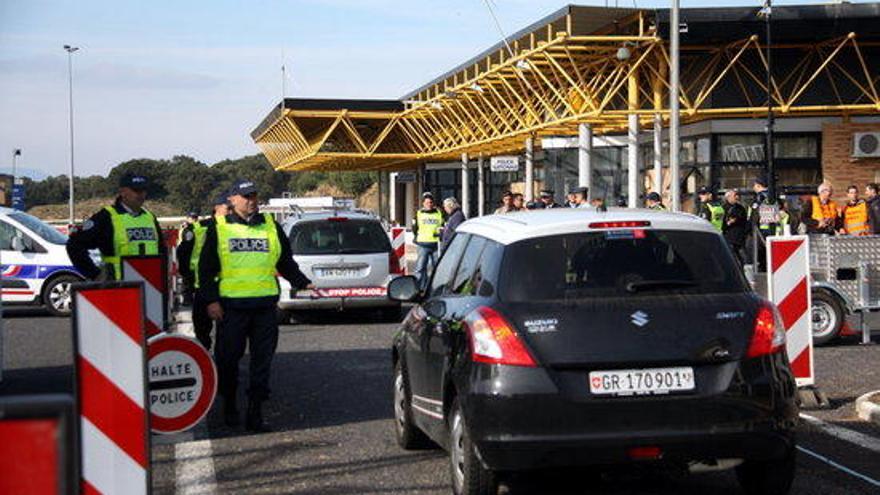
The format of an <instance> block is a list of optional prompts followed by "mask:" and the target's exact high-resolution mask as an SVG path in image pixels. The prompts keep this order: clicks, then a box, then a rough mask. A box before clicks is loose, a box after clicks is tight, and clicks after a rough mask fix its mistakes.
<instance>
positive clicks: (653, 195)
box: [645, 192, 660, 202]
mask: <svg viewBox="0 0 880 495" xmlns="http://www.w3.org/2000/svg"><path fill="white" fill-rule="evenodd" d="M645 199H646V200H649V201H657V202H659V201H660V195H659V194H657V193H655V192H649V193H648V195H647V196H645Z"/></svg>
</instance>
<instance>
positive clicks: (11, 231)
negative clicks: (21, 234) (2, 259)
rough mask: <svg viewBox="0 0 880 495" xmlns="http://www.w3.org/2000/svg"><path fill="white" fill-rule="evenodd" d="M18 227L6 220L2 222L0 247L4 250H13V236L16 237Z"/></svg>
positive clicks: (0, 225) (0, 224) (0, 223)
mask: <svg viewBox="0 0 880 495" xmlns="http://www.w3.org/2000/svg"><path fill="white" fill-rule="evenodd" d="M16 232H18V229H16V228H15V227H13V226H12V225H9V224H8V223H6V222H0V249H2V250H4V251H10V250H12V238H13V237H15V235H16Z"/></svg>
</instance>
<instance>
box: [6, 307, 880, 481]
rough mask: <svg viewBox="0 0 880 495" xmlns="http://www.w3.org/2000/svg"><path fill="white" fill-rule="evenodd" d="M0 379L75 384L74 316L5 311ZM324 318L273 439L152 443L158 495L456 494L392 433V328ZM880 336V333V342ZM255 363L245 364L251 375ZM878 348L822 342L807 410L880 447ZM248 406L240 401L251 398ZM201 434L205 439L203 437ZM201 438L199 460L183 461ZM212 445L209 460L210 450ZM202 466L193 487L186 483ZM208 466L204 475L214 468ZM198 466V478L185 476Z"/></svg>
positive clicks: (290, 353)
mask: <svg viewBox="0 0 880 495" xmlns="http://www.w3.org/2000/svg"><path fill="white" fill-rule="evenodd" d="M5 316H6V317H5V319H4V331H5V342H4V351H5V352H4V354H5V369H6V371H5V373H4V379H3V382H2V383H0V395H9V394H19V393H47V392H69V391H70V390H71V388H72V383H71V368H70V363H71V336H70V325H69V321H68V320H66V319H62V318H52V317H48V316H44V315H41V314H40V313H39V312H33V311H30V312H25V313H21V312H13V313H12V314H9V313H7V314H6V315H5ZM320 320H321V321H320V324H319V322H311V323H308V324H302V325H296V326H284V327H282V330H281V336H280V339H279V348H278V354H277V356H276V360H275V363H274V368H273V383H272V388H273V390H272V394H273V399H272V401H271V402H270V403H269V405H268V410H267V419H268V421H269V422H270V424H271V425H272V427H273V429H274V431H273V432H272V433H267V434H261V435H252V434H247V433H246V432H244V431H242V430H240V429H229V428H226V427H224V426H223V425H222V424H221V422H220V418H219V416H218V415H217V413H216V409H217V408H216V407H215V411H212V413H211V414H210V415H209V417H208V418H207V420H206V421H205V422H204V423H203V424H201V425H199V426H198V427H196V428H195V429H194V430H193V432H191V433H190V434H187V435H177V436H173V437H164V438H161V439H157V440H156V441H154V447H153V486H154V493H161V494H165V493H169V494H170V493H184V492H186V493H210V492H211V490H210V488H211V484H210V479H209V478H208V477H205V476H203V475H207V474H209V473H210V471H211V470H212V469H213V473H214V475H215V478H216V481H215V482H216V485H215V487H216V492H218V493H296V494H312V493H315V494H318V493H320V494H398V493H400V494H403V493H418V494H435V493H436V494H440V493H450V487H449V486H450V485H449V483H450V477H449V472H448V462H447V458H446V455H445V454H444V453H443V452H442V451H439V450H424V451H416V452H406V451H403V450H401V449H400V448H398V447H397V445H396V443H395V442H394V435H393V430H392V419H391V418H392V407H391V389H390V383H391V369H390V364H389V363H390V356H389V343H390V341H391V336H392V334H393V332H394V329H395V326H396V325H395V324H394V323H393V322H383V321H380V320H378V319H377V318H376V317H374V316H373V315H370V314H363V313H360V314H352V315H344V316H341V315H327V316H326V317H322V318H320ZM875 342H878V343H880V338H877V337H875ZM246 361H247V358H245V360H243V362H242V370H243V375H246V370H247V362H246ZM878 364H880V346H878V345H873V346H861V345H859V344H857V340H855V339H854V340H849V341H846V342H842V343H839V344H837V345H834V346H831V347H826V348H821V349H818V350H817V352H816V371H817V377H818V378H817V383H818V385H819V387H820V388H821V389H822V390H823V391H824V392H825V393H826V394H827V395H828V396H829V398H830V400H831V403H832V409H830V410H826V411H806V412H807V413H808V414H810V415H812V416H815V417H818V418H821V419H823V420H826V421H827V422H829V423H830V424H833V425H836V426H840V427H843V428H845V429H846V431H858V432H861V433H863V434H865V435H868V438H869V441H870V442H872V443H873V444H874V445H880V428H878V427H876V426H875V425H872V424H868V423H864V422H861V421H859V420H858V419H857V417H856V414H855V410H854V407H853V401H854V400H855V398H856V397H858V396H859V395H861V394H862V393H865V392H868V391H871V390H876V389H880V366H878ZM242 400H243V398H242ZM200 440H209V441H201V442H200ZM799 443H800V445H801V446H802V447H803V448H805V449H807V450H809V451H810V452H812V453H816V454H818V455H821V456H823V457H826V458H828V459H830V460H833V461H834V462H836V463H838V464H840V465H842V466H843V467H845V468H849V469H851V470H854V471H856V472H858V473H861V474H863V475H866V476H868V477H870V478H873V479H874V480H880V462H878V461H877V459H878V457H880V454H878V453H877V452H872V451H871V450H868V449H865V448H862V447H859V446H857V445H854V444H853V443H850V442H847V441H843V440H841V439H838V438H836V437H834V436H831V435H829V434H827V433H825V432H822V431H819V430H818V429H817V428H815V427H813V426H811V425H808V424H804V425H803V426H802V427H801V428H800V432H799ZM193 445H198V446H199V448H201V449H202V450H201V451H199V452H201V454H198V455H197V456H196V457H188V458H187V459H188V460H186V461H184V460H181V459H182V458H183V455H184V453H185V452H186V451H187V449H190V448H191V447H192V446H193ZM205 448H208V449H209V451H210V454H211V455H210V456H208V455H206V454H205V452H206V451H205V450H204V449H205ZM196 461H198V467H197V468H196V470H197V471H198V470H200V469H201V470H202V471H204V472H201V473H197V474H199V476H197V477H196V478H195V479H196V480H197V481H198V482H196V483H193V482H192V480H191V479H190V482H189V484H187V482H186V479H185V478H181V476H182V473H183V472H184V471H185V469H184V468H185V467H186V466H196V464H192V465H189V464H186V463H189V462H196ZM205 467H207V469H205ZM190 474H192V473H190ZM878 491H880V487H878V486H872V485H871V484H870V483H868V482H866V481H864V480H862V479H859V478H858V477H856V476H854V475H853V474H849V473H847V472H845V471H844V470H841V469H839V468H836V467H832V466H830V465H828V464H827V463H824V462H822V461H819V460H817V459H816V458H814V457H813V456H812V455H810V454H809V453H803V452H802V453H801V454H800V455H799V458H798V474H797V478H796V481H795V486H794V489H793V491H792V493H795V494H798V495H801V494H828V493H853V494H862V493H864V494H868V493H878ZM502 493H540V494H582V493H590V494H630V493H632V494H635V493H648V494H673V493H713V494H735V493H741V492H740V490H739V487H738V485H737V483H736V479H735V477H734V475H733V474H732V472H722V473H706V474H700V475H692V476H679V475H675V474H671V473H657V472H653V471H650V470H647V469H644V468H633V467H630V468H627V469H621V470H616V471H595V470H569V471H565V472H553V473H537V474H530V475H523V476H519V477H516V478H514V479H512V480H510V481H509V482H508V483H507V484H506V485H505V486H504V487H502Z"/></svg>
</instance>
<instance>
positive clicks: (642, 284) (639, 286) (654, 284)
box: [626, 280, 697, 292]
mask: <svg viewBox="0 0 880 495" xmlns="http://www.w3.org/2000/svg"><path fill="white" fill-rule="evenodd" d="M695 285H697V283H696V282H693V281H690V280H642V281H639V282H630V283H628V284H626V291H627V292H639V291H641V290H652V289H665V288H670V287H693V286H695Z"/></svg>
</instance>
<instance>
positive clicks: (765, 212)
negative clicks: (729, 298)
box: [748, 177, 779, 272]
mask: <svg viewBox="0 0 880 495" xmlns="http://www.w3.org/2000/svg"><path fill="white" fill-rule="evenodd" d="M768 184H769V181H768V180H767V179H766V178H764V177H757V178H756V179H755V180H754V182H753V183H752V191H753V192H754V193H755V201H754V202H753V203H752V206H751V208H750V213H749V221H750V223H751V226H752V229H751V232H749V234H750V236H751V239H752V240H751V242H749V243H748V246H749V249H750V252H749V255H750V256H752V257H755V256H757V258H758V271H760V272H763V271H765V270H766V269H767V252H766V250H765V249H764V242H763V241H764V239H766V238H767V237H768V236H771V235H775V234H776V233H777V232H778V231H779V200H778V198H773V197H771V196H770V191H769V189H768V187H767V185H768ZM755 236H760V238H756V237H755ZM758 241H761V242H758Z"/></svg>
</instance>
